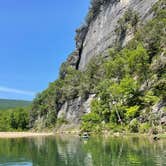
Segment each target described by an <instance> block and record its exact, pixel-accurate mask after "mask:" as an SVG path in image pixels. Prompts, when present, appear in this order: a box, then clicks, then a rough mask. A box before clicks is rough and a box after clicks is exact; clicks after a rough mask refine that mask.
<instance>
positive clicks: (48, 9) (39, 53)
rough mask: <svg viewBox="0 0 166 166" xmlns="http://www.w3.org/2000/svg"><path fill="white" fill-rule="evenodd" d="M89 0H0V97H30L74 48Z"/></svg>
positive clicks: (43, 87)
mask: <svg viewBox="0 0 166 166" xmlns="http://www.w3.org/2000/svg"><path fill="white" fill-rule="evenodd" d="M88 6H89V0H70V1H68V0H0V98H8V99H24V100H31V99H33V98H34V96H35V95H36V94H37V93H38V92H40V91H42V90H43V89H45V88H47V86H48V84H49V82H52V81H54V80H55V79H56V78H57V77H58V72H59V67H60V65H61V63H62V62H63V61H65V59H66V58H67V56H68V54H70V53H71V52H72V51H73V50H74V48H75V42H74V36H75V29H76V28H77V27H79V26H80V24H81V23H82V22H83V20H84V17H85V15H86V13H87V10H88Z"/></svg>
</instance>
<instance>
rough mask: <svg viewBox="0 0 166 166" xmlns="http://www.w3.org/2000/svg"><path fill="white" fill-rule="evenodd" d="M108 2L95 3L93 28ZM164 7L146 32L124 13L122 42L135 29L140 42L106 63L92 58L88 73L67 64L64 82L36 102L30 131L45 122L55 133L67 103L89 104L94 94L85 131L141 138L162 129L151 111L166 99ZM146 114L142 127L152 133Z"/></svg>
mask: <svg viewBox="0 0 166 166" xmlns="http://www.w3.org/2000/svg"><path fill="white" fill-rule="evenodd" d="M107 2H108V1H104V0H93V1H92V2H91V8H90V12H89V14H90V16H88V17H89V18H88V21H87V22H88V24H89V22H91V21H92V19H94V18H95V17H96V14H97V13H96V12H99V11H100V10H99V9H100V8H101V6H102V5H103V4H105V3H107ZM163 3H164V1H162V0H161V1H160V3H159V4H157V6H155V7H154V15H155V17H154V18H153V19H152V20H151V21H149V22H148V23H147V24H145V25H143V26H141V27H139V26H138V25H137V23H138V20H139V18H138V15H137V14H136V13H135V12H132V11H131V10H129V11H128V12H126V13H125V15H124V17H123V18H121V19H120V20H119V26H118V28H117V33H118V34H119V35H118V36H119V37H123V36H124V35H125V33H126V31H127V30H128V29H134V34H135V37H134V38H133V39H132V40H131V41H130V42H129V43H128V44H127V45H126V46H125V47H124V48H118V49H117V47H115V48H114V49H111V50H110V55H109V57H107V58H103V56H102V55H99V56H96V57H94V58H92V60H91V61H90V63H89V64H88V65H87V68H86V70H85V71H79V70H76V69H74V68H73V67H72V66H70V65H68V64H67V63H64V64H63V65H62V67H61V70H60V76H59V79H58V80H56V81H55V82H53V83H51V84H50V85H49V87H48V89H46V90H45V91H43V92H42V93H41V94H39V95H38V96H37V97H36V99H35V100H34V101H33V104H32V109H31V113H30V124H31V127H34V126H35V125H36V124H35V123H37V119H42V121H43V124H44V126H43V127H50V126H52V127H54V126H55V124H56V123H57V122H58V120H57V114H58V111H59V110H60V108H61V106H62V104H64V102H65V101H68V100H72V99H74V98H77V97H79V96H81V97H82V98H83V99H84V100H86V99H87V98H88V95H89V94H96V98H95V99H94V100H93V101H92V103H91V113H89V114H87V115H85V116H83V117H82V130H86V131H94V130H95V131H100V130H101V129H102V128H103V127H104V126H109V125H110V126H114V127H115V126H118V127H117V128H120V129H123V127H124V126H125V127H126V128H127V126H129V130H130V131H131V132H138V131H139V127H141V130H142V131H147V130H146V128H148V127H149V126H151V125H152V124H157V123H155V118H153V116H154V115H153V116H151V114H152V106H153V105H154V104H156V103H157V102H159V101H164V100H165V98H166V93H165V92H166V70H165V63H164V61H163V59H164V58H163V57H165V46H166V41H165V38H166V34H165V32H166V31H165V27H166V20H165V17H163V16H164V15H165V10H164V7H163V6H164V5H163ZM118 40H121V39H118ZM118 42H120V41H118ZM161 62H162V63H161ZM156 64H157V65H156ZM154 66H155V67H154ZM143 110H145V112H146V116H148V118H147V117H146V118H144V120H143V123H146V125H147V126H148V127H147V126H146V125H145V126H142V125H140V121H141V120H140V116H141V115H143ZM151 121H153V122H151ZM119 126H121V127H119ZM115 128H116V127H115Z"/></svg>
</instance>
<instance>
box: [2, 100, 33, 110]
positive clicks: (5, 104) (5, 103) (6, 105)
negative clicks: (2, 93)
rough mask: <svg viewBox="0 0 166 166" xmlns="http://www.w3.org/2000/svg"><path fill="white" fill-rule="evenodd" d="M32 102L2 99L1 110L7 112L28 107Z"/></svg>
mask: <svg viewBox="0 0 166 166" xmlns="http://www.w3.org/2000/svg"><path fill="white" fill-rule="evenodd" d="M30 104H31V101H24V100H8V99H0V110H6V109H10V108H16V107H26V106H28V105H30Z"/></svg>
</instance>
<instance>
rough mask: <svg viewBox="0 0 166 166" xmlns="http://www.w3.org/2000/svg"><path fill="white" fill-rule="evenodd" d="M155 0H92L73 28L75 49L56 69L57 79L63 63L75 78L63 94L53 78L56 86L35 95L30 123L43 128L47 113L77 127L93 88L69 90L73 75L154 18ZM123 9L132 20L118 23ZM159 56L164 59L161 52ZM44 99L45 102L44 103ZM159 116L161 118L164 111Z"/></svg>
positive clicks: (123, 43) (157, 107)
mask: <svg viewBox="0 0 166 166" xmlns="http://www.w3.org/2000/svg"><path fill="white" fill-rule="evenodd" d="M158 1H160V0H92V6H91V7H90V10H89V13H88V14H87V18H86V21H85V24H83V25H81V27H80V28H78V29H77V30H76V37H75V41H76V49H75V50H74V51H73V52H72V53H71V54H70V55H69V56H68V59H67V61H66V62H64V63H63V64H62V66H61V69H60V79H62V80H63V79H65V78H66V77H67V74H66V73H67V71H66V66H70V67H71V68H73V69H74V70H76V71H78V73H77V74H76V76H75V78H73V79H75V80H76V81H75V82H76V85H74V84H75V82H74V84H73V85H72V83H69V84H71V85H70V86H71V87H67V88H66V89H67V92H65V93H68V88H69V89H70V90H69V91H70V92H69V93H68V94H65V95H64V96H65V97H64V96H63V95H62V94H61V93H64V91H63V90H64V86H66V85H64V84H65V83H66V82H65V83H64V84H63V85H62V84H61V83H59V82H58V81H57V82H56V83H55V84H56V86H57V87H58V88H57V89H56V90H55V89H54V86H55V85H51V86H50V88H48V90H46V91H48V94H45V95H41V96H40V95H39V97H38V98H37V99H35V100H34V104H33V107H32V111H31V120H30V121H31V122H30V126H31V127H33V128H37V129H42V128H45V127H47V125H46V123H47V122H45V120H46V119H49V117H51V121H52V122H53V123H55V122H56V120H57V119H64V120H65V122H67V125H65V126H66V127H67V128H72V127H73V126H74V127H77V126H78V127H79V124H80V121H81V117H82V116H83V115H84V114H86V113H89V112H91V109H90V104H91V101H92V100H93V99H94V98H95V95H96V94H95V92H94V91H93V90H92V91H91V90H90V91H88V92H87V94H86V97H82V96H81V95H80V93H78V92H75V91H77V89H76V90H73V89H74V88H75V87H76V86H78V85H77V84H79V81H78V80H79V78H77V77H78V76H79V71H80V72H84V71H85V70H86V67H87V65H88V64H89V63H90V61H91V60H92V59H93V58H94V57H97V56H99V55H102V57H104V58H107V57H108V56H109V52H108V50H109V49H110V48H114V47H117V46H118V47H119V48H123V47H125V46H126V45H127V44H128V43H129V41H131V40H132V39H133V38H134V35H135V28H136V27H137V28H138V29H139V28H140V27H142V26H143V25H145V24H146V23H147V22H148V21H149V20H152V19H153V18H154V12H153V6H154V4H156V3H157V2H158ZM161 3H162V7H163V8H165V3H164V1H162V2H161ZM129 11H130V12H129ZM126 12H128V15H130V16H131V17H133V20H127V21H126V22H123V20H121V21H122V22H121V25H120V21H119V20H120V19H122V18H123V17H124V15H125V13H126ZM135 20H136V21H135ZM128 21H129V22H130V23H129V24H128ZM132 21H133V22H132ZM125 24H126V25H125ZM120 26H121V27H120ZM120 28H121V29H120ZM119 29H120V30H119ZM164 47H165V46H164ZM163 55H164V53H163ZM163 57H164V58H163V62H164V61H165V56H163ZM77 79H78V80H77ZM142 84H144V83H142ZM142 86H143V85H142ZM72 88H73V89H72ZM82 89H84V87H82ZM55 91H56V92H55ZM55 93H56V95H55ZM55 96H56V97H55ZM57 96H58V97H57ZM66 96H67V97H66ZM47 103H49V104H48V105H47V106H45V105H46V104H47ZM156 104H157V103H156ZM163 106H165V102H163V101H161V102H160V103H158V105H155V106H154V110H157V112H158V111H162V110H161V109H162V108H163ZM49 110H51V111H49ZM52 110H53V111H52ZM162 116H163V117H164V118H165V116H164V115H162ZM52 117H55V118H52ZM52 122H49V123H52ZM64 124H65V123H64Z"/></svg>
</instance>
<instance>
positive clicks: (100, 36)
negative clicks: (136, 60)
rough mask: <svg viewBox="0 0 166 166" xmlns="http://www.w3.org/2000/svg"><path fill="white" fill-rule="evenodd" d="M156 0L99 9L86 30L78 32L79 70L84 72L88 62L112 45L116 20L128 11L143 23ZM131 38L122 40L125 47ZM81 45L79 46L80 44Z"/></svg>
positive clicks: (134, 0)
mask: <svg viewBox="0 0 166 166" xmlns="http://www.w3.org/2000/svg"><path fill="white" fill-rule="evenodd" d="M157 1H158V0H120V1H119V2H115V3H114V4H112V3H110V4H107V6H104V7H102V8H101V12H100V13H99V15H98V16H97V17H96V19H95V20H93V21H92V22H91V23H90V26H89V27H88V30H85V29H84V30H83V32H82V33H81V32H79V33H80V35H78V38H79V40H78V41H77V40H76V41H77V47H79V48H80V46H81V44H82V42H81V40H83V45H82V50H81V52H80V62H79V69H80V70H84V69H85V66H86V64H87V63H88V62H89V60H90V59H91V58H92V57H93V56H95V55H99V54H101V53H102V52H103V51H104V50H106V49H107V48H109V47H111V46H113V45H114V43H115V40H116V34H115V29H116V27H117V22H118V20H119V19H120V18H121V17H122V16H123V15H124V13H125V12H126V11H127V10H128V9H132V10H133V11H136V12H137V13H138V14H139V16H140V21H141V22H145V21H147V20H149V19H150V18H152V16H153V15H152V11H151V7H152V5H153V4H154V3H156V2H157ZM131 38H132V34H130V33H129V34H128V35H127V36H126V39H125V40H124V43H122V44H123V45H125V44H126V43H127V42H128V41H129V40H130V39H131ZM80 43H81V44H80Z"/></svg>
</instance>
